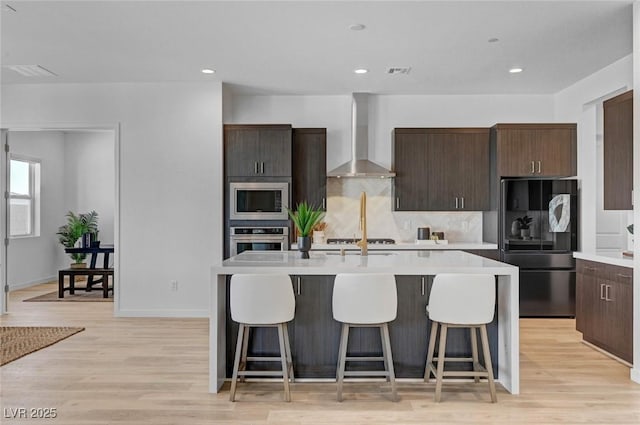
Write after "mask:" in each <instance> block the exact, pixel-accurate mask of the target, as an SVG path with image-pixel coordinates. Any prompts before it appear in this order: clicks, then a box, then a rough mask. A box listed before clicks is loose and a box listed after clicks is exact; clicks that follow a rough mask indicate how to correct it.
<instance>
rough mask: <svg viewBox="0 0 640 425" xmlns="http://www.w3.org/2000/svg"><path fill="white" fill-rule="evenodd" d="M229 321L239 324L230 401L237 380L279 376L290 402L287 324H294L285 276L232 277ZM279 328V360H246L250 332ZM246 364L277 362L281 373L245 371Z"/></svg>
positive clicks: (293, 302)
mask: <svg viewBox="0 0 640 425" xmlns="http://www.w3.org/2000/svg"><path fill="white" fill-rule="evenodd" d="M229 298H230V307H231V318H232V319H233V320H234V321H235V322H238V323H239V324H240V327H239V328H238V342H237V344H236V355H235V360H234V362H233V377H232V378H231V391H230V396H229V399H230V400H231V401H235V396H236V386H237V383H238V376H240V377H241V379H244V377H245V376H249V375H252V376H282V379H283V381H284V399H285V401H291V391H290V389H289V379H290V378H291V380H292V381H293V379H294V375H293V360H292V358H291V346H290V344H289V333H288V329H287V322H290V321H291V320H293V317H294V314H295V308H296V300H295V296H294V294H293V286H292V284H291V279H290V278H289V276H288V275H286V274H272V275H268V274H235V275H233V276H231V289H230V296H229ZM252 327H276V328H278V340H279V345H280V357H247V351H248V345H249V329H250V328H252ZM248 361H279V362H280V363H281V364H282V371H277V370H271V371H266V370H262V371H256V370H246V368H247V362H248Z"/></svg>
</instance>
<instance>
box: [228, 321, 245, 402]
mask: <svg viewBox="0 0 640 425" xmlns="http://www.w3.org/2000/svg"><path fill="white" fill-rule="evenodd" d="M244 333H245V325H243V324H240V327H238V341H237V343H236V356H235V359H234V361H233V376H232V377H231V390H230V391H229V400H230V401H236V387H237V385H238V367H239V366H240V356H241V351H242V341H243V339H244Z"/></svg>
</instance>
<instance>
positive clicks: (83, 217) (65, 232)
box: [56, 211, 98, 268]
mask: <svg viewBox="0 0 640 425" xmlns="http://www.w3.org/2000/svg"><path fill="white" fill-rule="evenodd" d="M66 217H67V224H65V225H64V226H61V227H60V228H59V229H58V233H56V234H57V235H59V237H58V240H59V241H60V243H61V244H62V245H63V246H64V247H65V248H73V247H74V246H76V243H77V242H78V240H81V239H88V240H89V241H92V240H94V239H97V236H98V213H97V212H95V211H91V212H90V213H86V214H75V213H74V212H73V211H69V212H68V213H67V215H66ZM83 243H84V242H83ZM85 245H86V243H85ZM87 246H88V245H87ZM69 256H70V257H71V259H73V263H71V268H81V267H86V266H87V264H86V263H85V262H84V260H85V259H86V258H87V254H82V253H74V254H69Z"/></svg>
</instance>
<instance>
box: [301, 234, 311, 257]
mask: <svg viewBox="0 0 640 425" xmlns="http://www.w3.org/2000/svg"><path fill="white" fill-rule="evenodd" d="M310 249H311V238H310V237H309V236H298V251H300V258H309V250H310Z"/></svg>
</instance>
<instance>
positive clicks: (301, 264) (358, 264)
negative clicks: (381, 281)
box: [213, 250, 518, 276]
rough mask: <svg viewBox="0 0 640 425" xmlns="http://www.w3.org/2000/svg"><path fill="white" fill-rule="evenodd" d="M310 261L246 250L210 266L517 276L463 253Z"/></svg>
mask: <svg viewBox="0 0 640 425" xmlns="http://www.w3.org/2000/svg"><path fill="white" fill-rule="evenodd" d="M310 257H311V258H309V259H302V258H300V253H299V252H297V251H284V252H282V251H245V252H243V253H241V254H239V255H236V256H234V257H231V258H229V259H227V260H224V262H223V263H222V264H221V265H216V266H214V267H213V273H214V274H219V275H222V274H235V273H286V274H294V275H295V274H299V275H334V274H336V273H393V274H395V275H433V274H437V273H447V272H449V273H451V272H457V273H491V274H496V275H516V276H517V273H518V268H517V267H515V266H512V265H509V264H505V263H500V262H498V261H494V260H490V259H488V258H483V257H479V256H477V255H473V254H469V253H466V252H463V251H449V250H443V251H374V252H369V255H368V256H365V257H363V256H360V255H359V251H349V252H347V254H346V255H344V256H342V255H340V254H339V253H338V252H321V251H315V252H314V251H312V252H310Z"/></svg>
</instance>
